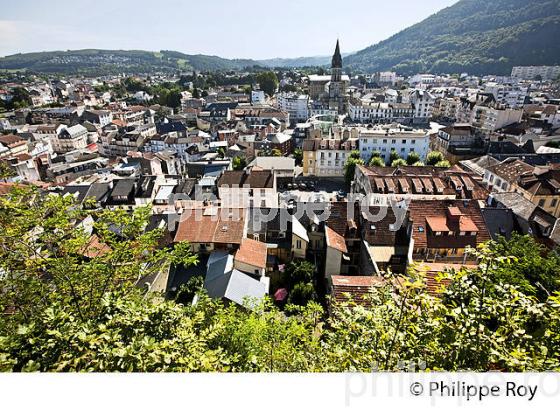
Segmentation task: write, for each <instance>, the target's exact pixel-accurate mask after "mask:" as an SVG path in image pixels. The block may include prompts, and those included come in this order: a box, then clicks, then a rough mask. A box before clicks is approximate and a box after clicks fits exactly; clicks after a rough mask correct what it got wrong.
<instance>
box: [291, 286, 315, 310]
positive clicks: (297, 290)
mask: <svg viewBox="0 0 560 410" xmlns="http://www.w3.org/2000/svg"><path fill="white" fill-rule="evenodd" d="M315 299H317V294H316V293H315V288H314V287H313V284H312V283H304V282H300V283H296V285H295V286H294V287H293V288H292V290H291V291H290V295H289V296H288V303H289V304H292V305H298V306H306V305H307V304H308V303H309V302H310V301H312V300H315Z"/></svg>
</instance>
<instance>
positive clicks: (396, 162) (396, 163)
mask: <svg viewBox="0 0 560 410" xmlns="http://www.w3.org/2000/svg"><path fill="white" fill-rule="evenodd" d="M405 165H407V163H406V161H405V160H404V159H402V158H399V159H396V160H394V161H393V162H391V166H392V167H393V168H396V167H402V166H405Z"/></svg>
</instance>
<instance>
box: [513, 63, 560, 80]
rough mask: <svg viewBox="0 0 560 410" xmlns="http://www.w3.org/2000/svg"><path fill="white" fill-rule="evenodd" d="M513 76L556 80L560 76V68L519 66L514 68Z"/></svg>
mask: <svg viewBox="0 0 560 410" xmlns="http://www.w3.org/2000/svg"><path fill="white" fill-rule="evenodd" d="M511 76H512V77H516V78H525V79H528V80H534V79H535V77H536V76H541V77H542V79H543V80H555V79H556V78H558V76H560V66H545V65H542V66H518V67H513V69H512V70H511Z"/></svg>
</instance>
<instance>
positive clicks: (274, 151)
mask: <svg viewBox="0 0 560 410" xmlns="http://www.w3.org/2000/svg"><path fill="white" fill-rule="evenodd" d="M270 154H271V155H272V156H273V157H281V156H282V151H280V150H279V149H278V148H273V149H272V150H271V151H270Z"/></svg>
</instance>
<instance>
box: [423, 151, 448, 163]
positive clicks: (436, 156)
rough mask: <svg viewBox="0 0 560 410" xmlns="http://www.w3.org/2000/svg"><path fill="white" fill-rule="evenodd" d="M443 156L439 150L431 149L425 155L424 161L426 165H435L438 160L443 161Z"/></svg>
mask: <svg viewBox="0 0 560 410" xmlns="http://www.w3.org/2000/svg"><path fill="white" fill-rule="evenodd" d="M444 159H445V158H444V157H443V154H442V153H441V152H439V151H432V152H430V153H429V154H428V156H427V157H426V163H427V164H428V165H432V166H433V165H436V164H437V163H438V162H440V161H443V160H444Z"/></svg>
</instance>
